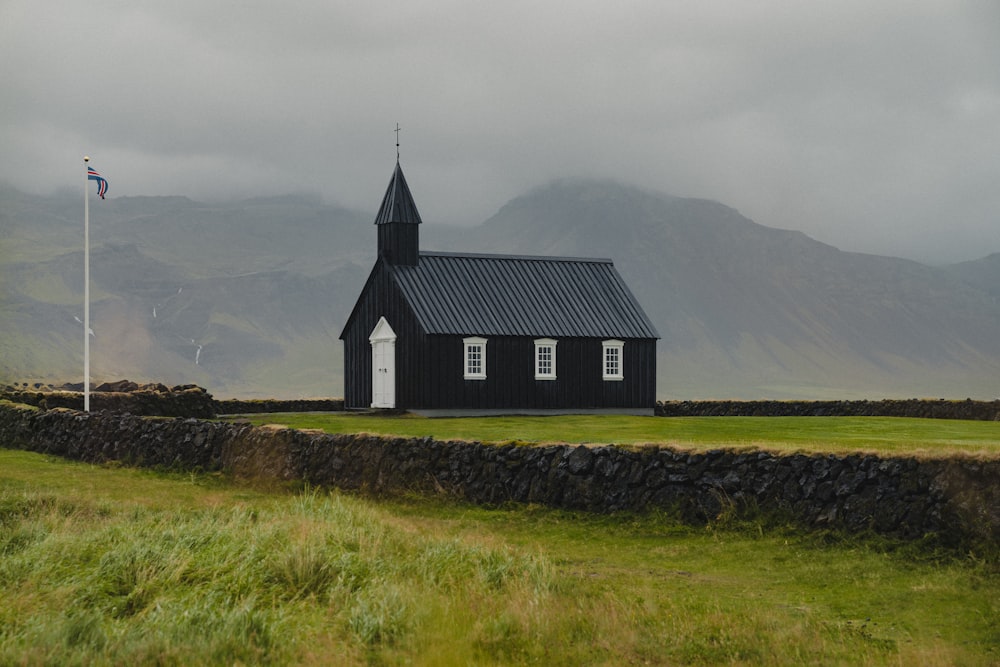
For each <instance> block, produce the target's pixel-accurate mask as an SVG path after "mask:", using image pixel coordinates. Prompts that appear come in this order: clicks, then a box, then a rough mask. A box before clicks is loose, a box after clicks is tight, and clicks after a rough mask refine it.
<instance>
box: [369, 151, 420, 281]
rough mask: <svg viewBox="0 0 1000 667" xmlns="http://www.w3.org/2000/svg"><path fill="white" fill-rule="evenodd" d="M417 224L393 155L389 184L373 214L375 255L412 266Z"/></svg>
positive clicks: (417, 248) (410, 197) (417, 244)
mask: <svg viewBox="0 0 1000 667" xmlns="http://www.w3.org/2000/svg"><path fill="white" fill-rule="evenodd" d="M420 224H421V220H420V212H419V211H417V205H416V204H415V203H414V201H413V195H412V194H410V188H409V186H408V185H407V184H406V177H405V176H403V169H402V167H400V166H399V159H398V158H397V160H396V168H395V170H394V171H393V172H392V178H391V179H390V180H389V187H387V188H386V190H385V197H383V198H382V205H381V206H380V207H379V210H378V215H376V216H375V225H376V226H377V227H378V254H379V256H380V257H383V258H385V260H386V261H387V262H388V263H389V264H400V265H405V266H416V264H417V259H418V256H419V253H420V228H419V227H418V225H420Z"/></svg>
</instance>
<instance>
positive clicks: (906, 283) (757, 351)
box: [458, 181, 1000, 398]
mask: <svg viewBox="0 0 1000 667" xmlns="http://www.w3.org/2000/svg"><path fill="white" fill-rule="evenodd" d="M477 232H478V233H477V234H469V235H465V236H463V237H462V243H461V245H460V246H458V247H459V248H460V249H470V250H471V249H473V248H479V249H481V250H482V249H489V250H490V251H496V252H514V253H534V254H564V255H581V256H606V257H610V258H612V259H614V260H615V265H616V266H617V267H618V268H619V271H620V272H621V273H622V275H623V276H624V278H625V279H626V281H627V282H628V283H629V284H630V285H631V287H632V289H633V291H634V292H635V293H636V296H637V297H638V299H639V301H640V303H642V304H643V305H644V307H645V308H646V310H647V312H648V313H649V315H650V318H651V319H652V320H653V322H654V323H655V324H656V326H657V328H658V329H659V331H660V335H661V336H662V339H661V341H660V345H659V363H658V372H659V382H658V391H659V394H660V395H661V396H665V397H673V398H690V397H694V396H699V397H716V398H727V397H741V398H746V397H761V396H768V397H777V398H782V397H789V398H790V397H845V396H846V397H865V396H898V395H902V396H914V395H917V396H941V395H947V396H966V395H979V396H990V397H992V396H995V395H997V392H998V384H1000V383H998V382H997V381H996V380H995V378H996V377H998V374H997V371H1000V346H998V345H997V344H996V341H997V340H1000V338H998V334H1000V309H998V308H997V304H996V302H995V298H994V297H993V296H992V295H991V294H990V293H989V291H988V287H987V286H989V285H992V287H993V289H996V285H998V284H1000V283H998V282H997V281H993V282H992V283H991V282H990V275H992V276H996V275H997V274H996V268H994V272H993V273H992V274H987V273H983V272H976V271H975V270H974V268H975V267H976V266H980V265H981V263H972V264H973V265H974V266H972V267H967V268H966V270H964V271H958V270H943V269H937V268H932V267H929V266H925V265H922V264H919V263H917V262H913V261H909V260H902V259H895V258H888V257H878V256H873V255H864V254H857V253H847V252H842V251H840V250H837V249H836V248H833V247H832V246H829V245H825V244H823V243H820V242H818V241H815V240H813V239H811V238H809V237H807V236H806V235H804V234H802V233H800V232H794V231H786V230H779V229H772V228H768V227H765V226H762V225H759V224H756V223H754V222H752V221H750V220H748V219H746V218H745V217H743V216H741V215H740V214H739V213H738V212H737V211H735V210H733V209H731V208H729V207H727V206H724V205H722V204H719V203H717V202H712V201H705V200H697V199H684V198H678V197H670V196H666V195H661V194H657V193H652V192H646V191H641V190H638V189H635V188H629V187H625V186H621V185H619V184H615V183H607V182H580V181H574V182H566V183H557V184H553V185H550V186H547V187H545V188H541V189H538V190H536V191H534V192H532V193H529V194H528V195H525V196H523V197H519V198H517V199H515V200H513V201H511V202H510V203H508V204H507V205H506V206H504V207H503V208H502V209H501V210H500V211H499V212H498V213H497V214H496V215H495V216H494V217H493V218H491V219H490V220H488V221H487V222H486V223H485V224H484V225H483V227H482V228H480V229H479V230H477ZM985 261H986V260H983V262H985ZM997 264H1000V262H997ZM977 277H979V280H978V282H977V280H976V278H977Z"/></svg>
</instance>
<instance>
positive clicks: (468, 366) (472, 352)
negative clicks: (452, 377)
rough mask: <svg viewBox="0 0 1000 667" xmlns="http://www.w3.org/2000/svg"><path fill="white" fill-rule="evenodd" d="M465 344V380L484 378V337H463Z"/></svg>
mask: <svg viewBox="0 0 1000 667" xmlns="http://www.w3.org/2000/svg"><path fill="white" fill-rule="evenodd" d="M462 342H463V343H464V344H465V354H464V359H465V374H464V375H463V377H464V378H465V379H466V380H485V379H486V339H485V338H480V337H478V336H470V337H469V338H463V339H462Z"/></svg>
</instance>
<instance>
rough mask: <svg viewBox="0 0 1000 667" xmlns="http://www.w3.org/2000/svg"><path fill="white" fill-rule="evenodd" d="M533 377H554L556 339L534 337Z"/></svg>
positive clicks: (538, 378)
mask: <svg viewBox="0 0 1000 667" xmlns="http://www.w3.org/2000/svg"><path fill="white" fill-rule="evenodd" d="M535 379H536V380H555V379H556V341H554V340H552V339H551V338H537V339H535Z"/></svg>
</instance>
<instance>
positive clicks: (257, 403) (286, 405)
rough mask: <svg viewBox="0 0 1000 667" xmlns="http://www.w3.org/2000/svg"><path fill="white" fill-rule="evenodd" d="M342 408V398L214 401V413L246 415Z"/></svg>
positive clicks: (340, 410) (340, 409)
mask: <svg viewBox="0 0 1000 667" xmlns="http://www.w3.org/2000/svg"><path fill="white" fill-rule="evenodd" d="M343 410H344V399H342V398H299V399H290V400H279V399H275V398H262V399H216V401H215V413H216V414H219V415H246V414H253V413H260V412H343Z"/></svg>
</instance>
